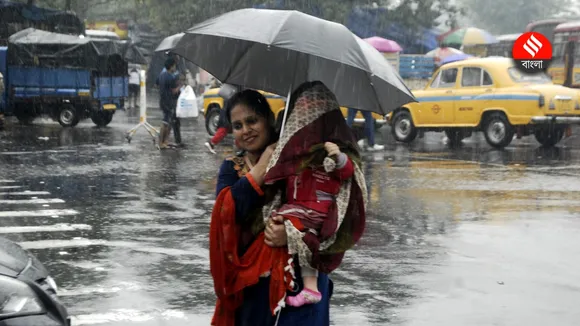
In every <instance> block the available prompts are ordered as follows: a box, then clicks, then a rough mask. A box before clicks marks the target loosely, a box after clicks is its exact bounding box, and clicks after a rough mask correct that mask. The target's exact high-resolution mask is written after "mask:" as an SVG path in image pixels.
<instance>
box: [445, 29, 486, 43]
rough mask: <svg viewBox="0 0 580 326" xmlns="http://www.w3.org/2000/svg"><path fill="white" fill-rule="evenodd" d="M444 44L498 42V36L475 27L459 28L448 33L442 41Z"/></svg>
mask: <svg viewBox="0 0 580 326" xmlns="http://www.w3.org/2000/svg"><path fill="white" fill-rule="evenodd" d="M441 43H443V44H461V45H477V44H491V43H497V40H496V38H495V37H494V36H493V35H491V34H490V33H489V32H487V31H485V30H483V29H479V28H475V27H466V28H459V29H457V30H455V31H454V32H452V33H449V34H448V35H446V36H445V37H444V38H443V40H442V41H441Z"/></svg>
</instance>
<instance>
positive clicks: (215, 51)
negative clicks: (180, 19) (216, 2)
mask: <svg viewBox="0 0 580 326" xmlns="http://www.w3.org/2000/svg"><path fill="white" fill-rule="evenodd" d="M172 52H174V53H176V54H178V55H180V56H182V57H184V58H186V59H188V60H189V61H191V62H193V63H194V64H196V65H197V66H199V67H200V68H202V69H204V70H206V71H208V72H209V73H210V74H212V75H213V76H215V77H216V78H217V79H219V80H221V81H222V82H223V83H228V84H234V85H239V86H243V87H247V88H254V89H260V90H263V91H267V92H271V93H275V94H279V95H286V94H288V95H290V93H291V92H292V91H293V90H294V89H295V88H296V87H298V86H299V85H300V84H302V83H304V82H307V81H316V80H318V81H321V82H323V83H324V84H325V85H326V86H328V88H330V89H331V90H332V91H333V92H334V94H335V95H336V96H337V99H338V101H339V103H340V105H342V106H347V107H352V108H358V109H361V110H365V111H372V112H377V113H380V114H383V115H384V114H387V113H389V112H391V111H393V110H395V109H396V108H398V107H400V106H401V105H403V104H406V103H409V102H415V101H416V100H415V97H414V96H413V94H412V93H411V91H410V90H409V89H408V88H407V86H406V85H405V84H404V82H403V80H402V79H401V77H400V76H399V74H398V72H397V71H395V69H394V68H393V67H392V66H391V65H390V64H389V62H388V61H387V60H386V59H385V58H384V56H383V55H382V54H381V53H380V52H378V51H377V50H376V49H375V48H373V47H372V46H371V45H370V44H368V43H367V42H365V41H363V40H362V39H360V38H359V37H357V36H356V35H354V34H353V33H352V32H350V30H348V28H346V27H345V26H344V25H341V24H338V23H334V22H330V21H327V20H324V19H320V18H316V17H314V16H310V15H307V14H304V13H301V12H299V11H290V10H267V9H240V10H236V11H232V12H228V13H225V14H223V15H220V16H218V17H215V18H212V19H209V20H207V21H205V22H202V23H200V24H198V25H196V26H194V27H192V28H191V29H189V30H188V31H187V32H186V33H185V35H184V36H183V37H182V38H181V40H180V41H179V42H178V44H177V45H176V46H175V48H174V49H173V50H172ZM288 102H289V101H286V104H287V105H288ZM286 113H287V110H285V114H284V119H285V116H286Z"/></svg>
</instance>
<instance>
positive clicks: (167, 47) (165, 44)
mask: <svg viewBox="0 0 580 326" xmlns="http://www.w3.org/2000/svg"><path fill="white" fill-rule="evenodd" d="M183 35H185V33H179V34H175V35H171V36H168V37H166V38H164V39H163V41H161V43H159V45H158V46H157V48H156V49H155V52H166V51H171V50H172V49H173V48H174V47H175V45H176V44H177V43H178V42H179V41H180V40H181V38H182V37H183Z"/></svg>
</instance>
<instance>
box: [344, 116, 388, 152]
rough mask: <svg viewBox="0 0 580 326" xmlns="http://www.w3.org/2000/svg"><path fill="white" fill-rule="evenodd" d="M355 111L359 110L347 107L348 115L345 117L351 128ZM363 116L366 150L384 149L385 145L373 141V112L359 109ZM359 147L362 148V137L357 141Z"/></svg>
mask: <svg viewBox="0 0 580 326" xmlns="http://www.w3.org/2000/svg"><path fill="white" fill-rule="evenodd" d="M357 112H359V110H357V109H352V108H348V115H347V117H346V123H347V124H348V126H349V127H351V128H352V124H353V123H354V118H355V117H356V114H357ZM361 113H362V116H363V118H364V119H365V127H364V130H365V137H366V138H367V142H368V146H367V150H369V151H380V150H383V149H385V146H383V145H379V144H376V143H375V121H374V119H373V114H372V113H371V112H370V111H361ZM358 145H359V147H360V148H364V139H361V140H360V141H359V142H358Z"/></svg>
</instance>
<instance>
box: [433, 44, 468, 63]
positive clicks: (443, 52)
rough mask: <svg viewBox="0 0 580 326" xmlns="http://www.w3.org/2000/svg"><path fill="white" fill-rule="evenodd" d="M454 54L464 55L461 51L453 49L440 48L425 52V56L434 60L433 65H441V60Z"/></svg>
mask: <svg viewBox="0 0 580 326" xmlns="http://www.w3.org/2000/svg"><path fill="white" fill-rule="evenodd" d="M456 54H464V53H463V51H461V50H458V49H455V48H451V47H441V48H436V49H434V50H431V51H429V52H427V54H426V56H428V57H433V58H435V64H436V65H441V60H443V59H445V58H447V57H448V56H451V55H456Z"/></svg>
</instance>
